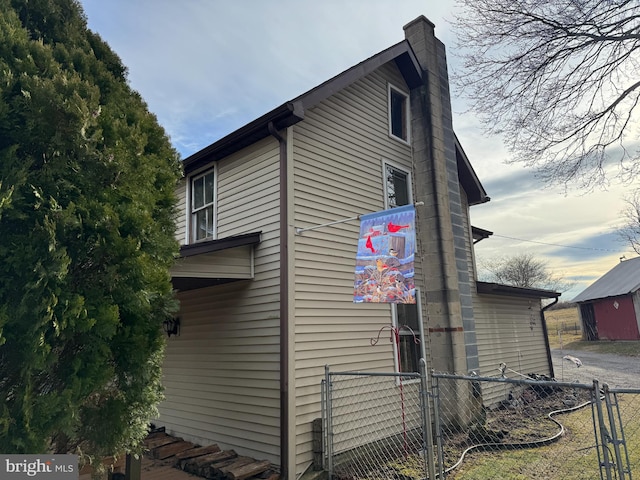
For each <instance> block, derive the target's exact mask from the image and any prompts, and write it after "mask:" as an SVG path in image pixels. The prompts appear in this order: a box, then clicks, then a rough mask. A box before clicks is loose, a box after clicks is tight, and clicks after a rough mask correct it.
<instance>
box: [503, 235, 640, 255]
mask: <svg viewBox="0 0 640 480" xmlns="http://www.w3.org/2000/svg"><path fill="white" fill-rule="evenodd" d="M492 236H494V237H500V238H508V239H509V240H517V241H519V242H529V243H538V244H540V245H549V246H552V247H562V248H577V249H578V250H596V251H598V252H611V253H621V252H620V250H609V249H606V248H594V247H576V246H575V245H560V244H559V243H547V242H538V241H536V240H525V239H524V238H516V237H508V236H506V235H499V234H497V233H494V234H493V235H492ZM623 253H624V252H623ZM627 253H630V252H627Z"/></svg>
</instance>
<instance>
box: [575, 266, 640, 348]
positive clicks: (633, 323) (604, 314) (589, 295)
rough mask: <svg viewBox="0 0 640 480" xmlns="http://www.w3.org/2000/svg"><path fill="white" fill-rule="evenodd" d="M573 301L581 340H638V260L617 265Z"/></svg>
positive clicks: (639, 317)
mask: <svg viewBox="0 0 640 480" xmlns="http://www.w3.org/2000/svg"><path fill="white" fill-rule="evenodd" d="M573 301H574V302H576V303H577V304H578V305H579V307H580V308H579V311H580V322H581V325H582V335H583V337H584V339H585V340H640V257H636V258H632V259H630V260H624V261H621V262H620V263H619V264H618V265H616V266H615V267H614V268H612V269H611V270H609V271H608V272H607V273H605V274H604V275H603V276H602V277H600V278H599V279H598V280H596V281H595V282H594V283H593V284H591V285H590V286H589V287H588V288H587V289H586V290H584V291H583V292H582V293H581V294H580V295H578V296H577V297H576V298H574V299H573Z"/></svg>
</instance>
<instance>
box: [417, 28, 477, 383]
mask: <svg viewBox="0 0 640 480" xmlns="http://www.w3.org/2000/svg"><path fill="white" fill-rule="evenodd" d="M434 30H435V26H434V24H433V23H431V22H430V21H429V20H427V18H425V17H424V16H420V17H418V18H416V19H415V20H413V21H412V22H411V23H409V24H407V25H406V26H405V27H404V31H405V38H406V39H407V41H408V42H409V44H410V45H411V48H412V49H413V51H414V53H415V55H416V58H417V60H418V63H419V64H420V67H421V69H422V71H423V78H424V82H423V84H422V85H421V86H419V87H417V88H415V89H413V90H412V91H411V120H412V126H411V128H412V132H411V133H412V138H413V156H414V176H413V179H414V183H415V185H414V192H415V200H416V202H424V205H423V206H419V207H417V209H416V213H417V216H418V218H420V222H419V225H420V231H418V232H417V237H418V238H417V241H418V243H419V245H420V248H421V252H422V265H423V270H422V271H423V275H424V279H423V282H424V285H425V292H424V294H425V297H426V299H423V305H426V316H425V318H427V321H426V327H427V328H428V331H429V336H430V345H431V349H432V350H431V355H430V358H431V361H432V368H434V369H436V370H440V371H448V372H455V373H465V372H467V371H470V370H476V371H477V370H478V368H479V364H478V347H477V342H476V335H475V324H474V321H473V299H472V296H471V281H470V279H469V268H468V262H469V259H468V257H467V242H468V241H469V239H467V238H466V231H465V225H464V212H463V211H462V208H463V207H462V203H461V197H460V184H459V181H458V167H457V161H456V146H455V136H454V133H453V125H452V114H451V98H450V94H449V77H448V72H447V59H446V53H445V47H444V44H443V43H442V42H441V41H440V40H438V39H437V38H436V37H435V32H434ZM425 300H426V301H425Z"/></svg>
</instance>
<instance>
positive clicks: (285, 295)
mask: <svg viewBox="0 0 640 480" xmlns="http://www.w3.org/2000/svg"><path fill="white" fill-rule="evenodd" d="M267 128H268V130H269V133H270V134H271V136H273V137H274V138H275V139H276V140H277V141H278V143H279V144H280V469H281V477H280V478H289V475H288V471H287V470H288V466H289V229H288V221H287V220H288V218H289V207H288V202H289V185H288V183H287V141H286V140H285V139H284V137H282V135H280V134H279V133H278V131H277V130H276V127H275V126H274V124H273V122H269V124H268V126H267Z"/></svg>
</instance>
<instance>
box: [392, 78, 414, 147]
mask: <svg viewBox="0 0 640 480" xmlns="http://www.w3.org/2000/svg"><path fill="white" fill-rule="evenodd" d="M388 97H389V134H390V135H391V136H392V137H395V138H398V139H400V140H402V141H404V142H408V141H409V95H408V94H406V93H404V92H403V91H402V90H400V89H399V88H396V87H394V86H393V85H391V84H390V85H389V95H388Z"/></svg>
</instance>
